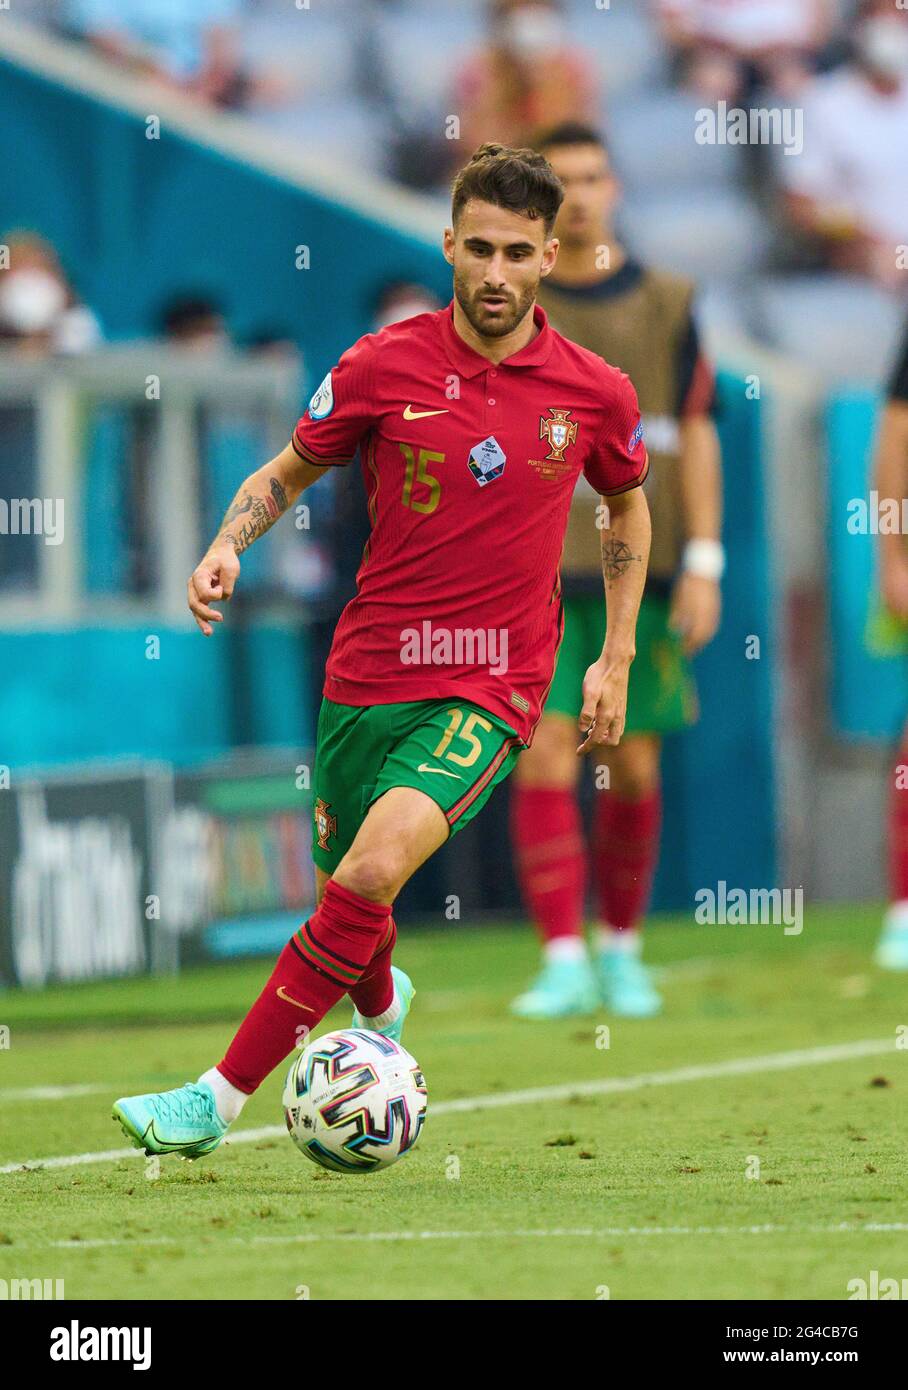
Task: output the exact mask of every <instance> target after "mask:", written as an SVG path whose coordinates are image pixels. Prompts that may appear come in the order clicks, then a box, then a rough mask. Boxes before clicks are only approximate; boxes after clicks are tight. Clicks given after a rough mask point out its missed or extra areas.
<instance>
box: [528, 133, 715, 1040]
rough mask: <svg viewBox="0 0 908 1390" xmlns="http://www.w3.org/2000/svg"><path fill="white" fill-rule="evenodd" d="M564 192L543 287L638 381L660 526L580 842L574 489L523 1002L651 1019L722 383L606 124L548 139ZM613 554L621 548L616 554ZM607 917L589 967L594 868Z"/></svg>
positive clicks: (583, 528) (691, 702) (574, 334)
mask: <svg viewBox="0 0 908 1390" xmlns="http://www.w3.org/2000/svg"><path fill="white" fill-rule="evenodd" d="M539 146H540V149H541V150H542V151H543V153H544V154H546V156H547V157H548V158H549V159H550V160H551V162H552V165H553V167H554V168H555V170H556V172H557V173H558V174H559V176H560V177H561V180H562V182H563V184H564V188H565V200H564V203H563V205H562V208H561V212H560V214H559V219H558V231H559V235H560V239H561V251H560V255H559V260H558V265H557V267H556V269H555V272H554V273H553V275H552V276H550V277H549V279H548V280H547V281H546V283H545V285H544V286H543V289H542V298H543V300H544V302H545V305H546V307H547V309H548V311H549V313H550V314H551V316H552V320H553V322H554V323H555V324H557V325H558V326H559V327H560V328H561V330H562V331H563V332H565V333H567V334H568V335H569V336H570V337H571V338H573V339H575V340H576V341H577V342H580V343H583V345H584V346H585V347H588V348H591V349H592V350H593V351H594V352H596V353H599V354H600V355H601V356H602V357H603V358H605V359H606V360H607V361H609V362H614V363H616V364H617V365H618V366H620V367H621V368H622V370H623V371H626V372H627V373H628V375H629V376H630V378H631V380H632V381H633V383H634V386H635V387H636V389H637V392H638V395H639V399H640V407H641V410H642V411H643V417H644V428H645V432H646V440H647V448H648V451H649V456H650V459H651V469H650V474H649V477H648V479H647V484H646V491H647V495H648V498H649V502H650V508H651V512H652V519H653V546H652V554H651V557H650V567H649V573H648V576H647V587H646V593H645V595H644V599H643V603H642V605H641V609H640V617H639V620H638V624H637V657H636V660H635V662H634V667H633V672H632V675H631V681H630V692H629V703H628V721H627V725H626V730H625V736H624V738H623V739H622V741H621V744H620V746H619V747H615V748H610V749H608V750H601V752H600V755H599V756H598V757H597V759H596V762H597V764H599V765H600V766H603V765H604V766H607V768H608V783H607V789H606V787H604V786H602V785H601V782H602V781H603V780H604V774H602V773H598V774H597V791H596V795H595V808H594V813H593V832H592V847H591V852H590V853H589V854H588V851H587V847H586V845H585V843H584V838H583V830H582V824H581V816H580V807H579V804H578V799H577V788H578V780H579V776H580V772H581V768H582V764H580V763H579V762H578V760H577V758H576V757H575V756H574V750H573V742H572V733H573V726H574V720H575V718H576V696H575V693H574V692H575V687H576V680H577V674H576V673H577V671H578V670H579V669H582V666H583V662H584V655H583V653H584V652H585V651H586V650H588V649H589V648H590V646H592V647H593V648H596V647H597V646H598V643H599V641H600V639H601V631H602V613H601V607H600V605H599V603H598V601H597V598H596V595H595V590H596V587H597V585H598V582H599V581H598V570H599V535H598V532H597V530H596V506H597V503H598V501H599V499H598V498H597V497H596V495H595V494H594V493H593V492H592V490H591V489H588V488H586V487H585V486H584V485H583V483H582V482H581V483H580V485H579V487H578V491H577V493H576V494H575V498H574V503H573V507H572V509H571V519H570V522H569V525H568V530H567V537H566V540H565V550H564V559H563V561H562V577H563V582H564V595H565V636H564V642H563V643H562V646H561V650H560V652H559V656H558V665H557V669H556V673H555V679H554V681H553V684H552V689H551V691H550V692H549V696H548V700H547V701H546V707H545V713H544V715H543V718H542V722H541V724H540V728H539V731H538V733H537V737H536V739H535V741H534V744H533V748H532V749H531V750H530V752H529V753H527V755H526V756H525V757H524V758H522V759H521V761H520V764H519V765H518V768H517V771H516V775H515V786H514V787H513V795H512V800H511V810H512V835H513V843H514V848H515V857H516V861H517V870H518V876H519V879H520V884H521V889H522V893H523V897H524V901H525V903H526V905H527V909H528V911H529V912H530V913H531V915H532V917H533V919H534V921H535V923H536V926H537V928H538V930H539V933H540V935H541V937H542V940H543V953H544V960H543V967H542V971H541V974H540V975H539V977H538V978H537V979H536V981H535V982H534V983H533V985H532V986H531V987H530V989H529V990H528V992H527V993H525V994H523V995H521V996H519V998H517V999H516V1000H515V1001H514V1005H513V1008H514V1011H515V1012H516V1013H517V1014H519V1015H520V1016H522V1017H527V1018H558V1017H562V1016H564V1015H566V1014H572V1013H585V1012H589V1011H591V1010H593V1009H594V1008H595V1007H596V1005H597V1003H598V1001H599V999H600V998H601V999H602V1000H603V1002H604V1003H605V1004H606V1005H607V1006H608V1007H609V1008H610V1009H612V1011H613V1012H615V1013H618V1014H625V1015H631V1016H645V1015H649V1014H653V1013H656V1012H657V1011H658V1009H659V1007H660V1002H661V1001H660V999H659V996H658V994H657V992H656V990H655V988H654V986H653V984H652V982H651V980H650V978H649V974H648V972H647V971H646V969H645V967H644V966H643V964H642V962H641V961H640V956H639V952H640V930H639V929H640V926H641V923H642V921H643V916H644V913H645V911H646V908H647V904H648V901H649V895H650V889H651V885H652V880H653V874H654V871H655V868H656V863H657V860H658V852H659V830H660V820H661V798H660V784H659V761H660V751H661V741H662V738H663V736H664V735H665V734H670V733H673V732H675V731H676V730H679V729H683V728H684V727H685V726H686V725H688V724H691V723H693V721H694V720H695V719H696V709H697V705H696V691H695V687H694V682H693V678H692V674H691V671H690V667H689V664H688V658H689V657H690V656H691V655H692V654H693V653H694V652H696V651H697V650H698V649H699V648H700V647H702V646H703V645H704V644H705V643H707V642H709V640H710V639H711V638H712V636H713V635H714V633H715V631H716V627H717V625H718V621H719V612H720V592H719V579H720V577H721V574H722V568H723V553H722V548H721V545H720V543H719V539H718V537H719V527H720V511H721V480H720V468H719V448H718V439H717V436H716V431H715V427H714V425H713V422H712V419H711V410H712V405H713V378H712V373H711V371H710V369H709V367H708V366H707V364H706V362H705V360H704V358H703V356H702V353H701V351H700V346H699V342H698V337H697V330H696V325H695V323H694V319H693V317H692V313H691V299H692V293H693V287H692V285H691V284H690V283H689V282H688V281H686V280H684V279H682V278H680V277H679V276H676V275H673V274H669V273H667V272H664V271H660V270H653V269H650V268H649V267H644V266H642V265H640V264H639V263H638V262H637V261H635V260H633V259H632V257H631V256H630V255H629V254H628V253H627V252H626V251H625V249H624V248H623V247H622V246H621V245H620V243H619V242H618V241H617V240H616V237H615V233H614V230H613V224H612V218H613V215H614V210H615V205H616V202H617V199H618V193H619V189H618V183H617V180H616V178H615V175H614V173H613V172H612V170H611V167H610V164H609V159H608V153H607V151H606V149H605V147H604V145H603V142H602V140H601V138H600V136H599V135H598V134H597V132H596V131H595V130H593V129H591V128H589V127H587V126H582V125H575V124H570V125H564V126H561V127H558V128H556V129H555V130H553V131H552V132H551V133H550V134H549V135H548V136H545V137H543V138H541V139H540V142H539ZM619 559H620V557H617V556H616V560H619ZM588 860H589V863H590V866H591V868H592V878H593V886H594V890H595V895H596V909H597V915H598V925H597V927H596V931H595V940H594V955H593V961H592V963H591V962H590V959H589V957H588V955H587V949H586V945H585V942H584V938H583V918H584V907H585V898H586V886H587V863H588Z"/></svg>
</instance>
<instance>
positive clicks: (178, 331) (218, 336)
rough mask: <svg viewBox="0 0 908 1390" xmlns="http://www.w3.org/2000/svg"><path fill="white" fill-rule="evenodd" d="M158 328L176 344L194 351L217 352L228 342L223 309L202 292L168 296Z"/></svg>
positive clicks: (228, 336) (228, 344) (228, 345)
mask: <svg viewBox="0 0 908 1390" xmlns="http://www.w3.org/2000/svg"><path fill="white" fill-rule="evenodd" d="M160 329H161V333H162V334H163V336H164V337H165V338H168V339H169V340H170V341H171V342H172V343H173V344H174V345H175V346H176V347H186V348H194V349H195V350H196V351H198V352H217V351H220V350H222V349H223V348H227V347H230V345H231V343H230V334H229V332H228V329H227V320H226V318H225V316H224V311H223V309H222V308H221V306H220V305H219V304H216V303H215V301H214V300H213V299H206V298H205V296H204V295H196V296H191V295H181V296H180V297H178V298H176V299H172V300H171V301H170V303H169V304H168V305H167V306H166V307H165V309H164V311H163V313H162V314H161V319H160Z"/></svg>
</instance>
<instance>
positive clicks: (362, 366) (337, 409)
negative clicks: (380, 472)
mask: <svg viewBox="0 0 908 1390" xmlns="http://www.w3.org/2000/svg"><path fill="white" fill-rule="evenodd" d="M372 342H373V339H372V336H371V335H368V334H367V336H366V337H365V338H360V340H359V342H357V343H354V344H353V346H352V347H350V348H348V349H347V351H346V352H345V353H344V355H343V357H341V359H340V361H339V362H338V364H337V366H336V367H334V368H333V369H332V370H331V371H330V372H329V373H328V375H327V376H326V377H325V379H324V381H323V382H322V384H321V386H319V388H318V389H317V391H316V392H315V394H314V396H313V397H312V400H311V401H310V402H309V405H308V408H307V410H306V413H305V415H304V416H303V417H302V419H301V420H300V421H299V423H298V424H297V427H296V429H295V430H294V431H293V440H292V443H293V447H294V449H295V450H296V452H297V453H298V454H299V456H300V458H302V459H305V460H306V462H307V463H314V464H316V465H317V466H318V467H320V468H331V467H334V468H337V467H341V466H343V465H344V464H347V463H349V462H350V460H351V459H352V458H353V455H354V454H355V453H356V450H357V446H358V445H359V442H360V440H361V439H362V437H363V435H364V434H366V432H367V431H368V430H369V429H370V428H371V426H372V424H373V421H374V419H375V404H374V399H375V398H374V390H373V381H374V362H373V359H374V351H373V347H372Z"/></svg>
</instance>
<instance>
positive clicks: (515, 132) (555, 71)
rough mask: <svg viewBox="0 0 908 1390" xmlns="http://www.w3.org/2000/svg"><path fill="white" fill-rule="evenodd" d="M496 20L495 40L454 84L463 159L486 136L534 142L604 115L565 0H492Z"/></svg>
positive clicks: (459, 154) (515, 143)
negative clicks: (567, 124)
mask: <svg viewBox="0 0 908 1390" xmlns="http://www.w3.org/2000/svg"><path fill="white" fill-rule="evenodd" d="M489 22H490V37H489V41H488V43H487V44H486V45H485V47H484V48H482V49H480V50H479V51H478V52H476V53H474V54H473V55H472V56H471V57H470V58H468V60H467V62H466V64H465V66H464V67H463V68H462V69H461V71H460V73H459V74H458V76H457V79H456V83H455V88H454V107H453V109H454V111H455V112H457V113H458V114H459V116H460V142H459V144H457V145H456V146H455V148H456V150H457V161H458V163H463V162H464V161H465V160H466V159H467V158H469V156H470V155H471V154H472V152H473V151H474V150H475V149H476V148H477V147H478V146H479V145H481V144H482V142H483V141H484V140H496V141H498V142H499V143H501V144H503V145H513V146H518V147H519V146H524V145H531V144H532V143H533V137H534V135H535V134H536V132H537V131H539V130H540V129H543V128H549V127H551V126H555V125H560V124H561V122H562V121H569V120H577V121H592V120H596V119H597V118H598V115H599V112H598V110H597V107H598V92H597V82H596V76H595V73H594V71H593V69H592V67H591V66H590V64H589V62H588V61H587V58H586V56H585V54H584V53H583V52H582V51H581V50H580V49H578V48H575V47H574V46H573V45H572V44H571V43H570V42H569V40H568V35H567V29H566V25H565V20H564V13H563V8H562V5H561V4H560V3H559V0H491V5H490V10H489Z"/></svg>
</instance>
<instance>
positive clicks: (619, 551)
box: [602, 539, 643, 580]
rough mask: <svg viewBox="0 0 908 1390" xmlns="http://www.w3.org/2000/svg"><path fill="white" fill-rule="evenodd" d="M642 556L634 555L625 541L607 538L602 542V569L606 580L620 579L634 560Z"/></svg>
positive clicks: (638, 559)
mask: <svg viewBox="0 0 908 1390" xmlns="http://www.w3.org/2000/svg"><path fill="white" fill-rule="evenodd" d="M642 558H643V557H642V556H640V555H635V554H634V553H633V551H632V550H631V548H630V546H629V545H628V544H627V543H626V542H625V541H619V540H614V539H613V540H608V541H603V543H602V569H603V573H604V574H605V577H606V579H607V580H612V579H620V578H621V576H622V574H625V573H626V571H627V570H628V569H629V568H630V566H631V565H632V564H633V563H634V561H635V560H636V561H638V562H639V561H640V560H641V559H642Z"/></svg>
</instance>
